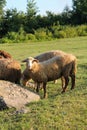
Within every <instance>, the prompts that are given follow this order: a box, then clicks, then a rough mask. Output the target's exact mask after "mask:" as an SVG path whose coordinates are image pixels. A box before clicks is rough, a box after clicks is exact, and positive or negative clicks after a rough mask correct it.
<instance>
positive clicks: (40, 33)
mask: <svg viewBox="0 0 87 130" xmlns="http://www.w3.org/2000/svg"><path fill="white" fill-rule="evenodd" d="M35 37H36V39H37V40H46V39H47V34H46V30H45V29H44V28H40V29H38V30H36V31H35Z"/></svg>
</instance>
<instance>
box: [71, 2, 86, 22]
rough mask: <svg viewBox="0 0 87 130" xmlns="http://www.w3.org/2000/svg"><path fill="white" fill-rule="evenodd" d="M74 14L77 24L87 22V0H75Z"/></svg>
mask: <svg viewBox="0 0 87 130" xmlns="http://www.w3.org/2000/svg"><path fill="white" fill-rule="evenodd" d="M73 16H74V17H73V18H74V19H75V21H76V24H83V23H87V0H73Z"/></svg>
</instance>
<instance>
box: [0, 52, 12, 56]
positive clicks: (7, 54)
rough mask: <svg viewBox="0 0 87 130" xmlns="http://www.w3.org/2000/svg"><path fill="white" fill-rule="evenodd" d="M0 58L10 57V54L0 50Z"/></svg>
mask: <svg viewBox="0 0 87 130" xmlns="http://www.w3.org/2000/svg"><path fill="white" fill-rule="evenodd" d="M0 58H12V56H11V55H10V54H9V53H8V52H6V51H3V50H0Z"/></svg>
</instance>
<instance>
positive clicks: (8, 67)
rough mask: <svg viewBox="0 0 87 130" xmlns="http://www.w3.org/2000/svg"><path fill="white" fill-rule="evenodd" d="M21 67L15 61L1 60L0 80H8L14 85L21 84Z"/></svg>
mask: <svg viewBox="0 0 87 130" xmlns="http://www.w3.org/2000/svg"><path fill="white" fill-rule="evenodd" d="M20 78H21V66H20V64H19V63H18V62H17V61H16V60H13V59H10V58H8V59H5V58H2V59H0V80H8V81H11V82H14V83H20Z"/></svg>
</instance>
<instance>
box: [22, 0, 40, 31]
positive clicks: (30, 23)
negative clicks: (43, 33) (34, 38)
mask: <svg viewBox="0 0 87 130" xmlns="http://www.w3.org/2000/svg"><path fill="white" fill-rule="evenodd" d="M37 12H38V7H37V6H36V2H35V0H27V14H26V27H25V30H26V32H28V33H33V32H34V31H33V30H34V29H35V28H36V27H37V21H36V14H37Z"/></svg>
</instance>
